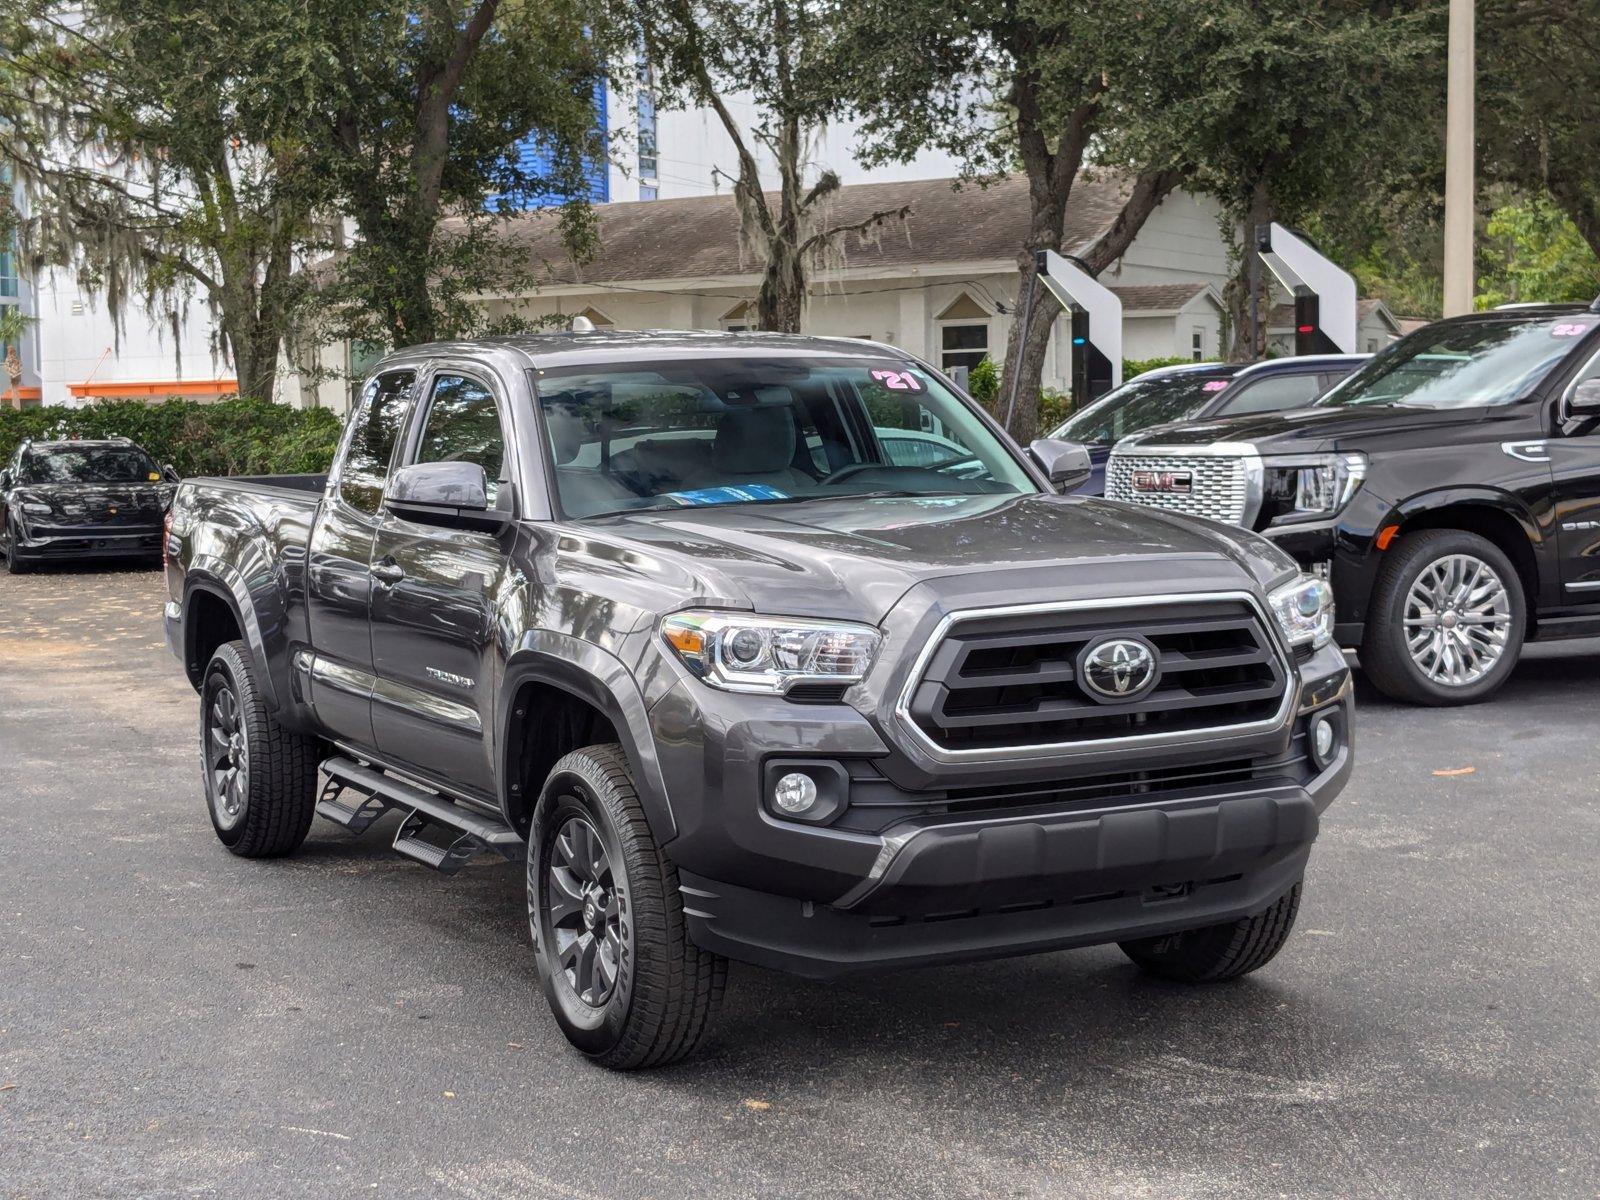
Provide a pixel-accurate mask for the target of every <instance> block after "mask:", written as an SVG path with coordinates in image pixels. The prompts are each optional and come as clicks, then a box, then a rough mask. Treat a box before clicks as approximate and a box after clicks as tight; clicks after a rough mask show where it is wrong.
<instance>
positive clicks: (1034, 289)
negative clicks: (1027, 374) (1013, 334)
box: [1005, 265, 1044, 433]
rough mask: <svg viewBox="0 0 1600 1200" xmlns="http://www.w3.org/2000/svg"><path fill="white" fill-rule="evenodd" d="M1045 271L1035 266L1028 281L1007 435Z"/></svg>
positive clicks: (1013, 371) (1007, 408)
mask: <svg viewBox="0 0 1600 1200" xmlns="http://www.w3.org/2000/svg"><path fill="white" fill-rule="evenodd" d="M1043 269H1044V268H1043V267H1041V266H1038V265H1035V266H1034V269H1033V278H1032V279H1031V280H1029V281H1028V299H1027V300H1026V301H1025V302H1024V303H1023V305H1022V332H1021V333H1019V334H1018V335H1017V361H1016V362H1015V363H1013V364H1012V366H1011V399H1010V401H1009V402H1007V404H1006V419H1005V431H1006V432H1007V433H1010V432H1011V417H1012V415H1013V414H1014V413H1015V412H1016V411H1017V390H1018V389H1019V388H1020V387H1021V386H1022V356H1023V355H1025V354H1026V353H1027V352H1028V329H1029V327H1031V326H1032V325H1033V300H1034V297H1035V296H1037V295H1038V294H1039V272H1040V271H1042V270H1043Z"/></svg>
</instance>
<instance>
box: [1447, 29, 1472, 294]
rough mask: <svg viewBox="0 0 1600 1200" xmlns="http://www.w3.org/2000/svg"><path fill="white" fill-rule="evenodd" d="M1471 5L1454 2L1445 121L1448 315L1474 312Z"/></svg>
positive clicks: (1448, 52) (1449, 46)
mask: <svg viewBox="0 0 1600 1200" xmlns="http://www.w3.org/2000/svg"><path fill="white" fill-rule="evenodd" d="M1473 25H1474V14H1473V0H1450V38H1449V45H1448V49H1447V51H1446V53H1447V55H1448V63H1447V67H1446V72H1445V87H1446V98H1445V122H1444V315H1445V316H1447V317H1454V316H1459V315H1460V314H1461V313H1466V312H1471V311H1472V294H1473V291H1474V286H1475V280H1474V271H1473V257H1472V236H1473V201H1474V199H1475V197H1474V181H1473V175H1474V170H1473V168H1474V163H1473V158H1474V156H1475V153H1476V148H1475V146H1474V140H1475V134H1474V130H1473V125H1474V119H1473V118H1474V111H1473V105H1474V100H1473V86H1474V83H1475V75H1476V69H1475V68H1476V64H1475V54H1474V48H1473V40H1474V30H1473Z"/></svg>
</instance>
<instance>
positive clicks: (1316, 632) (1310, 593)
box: [1267, 575, 1333, 650]
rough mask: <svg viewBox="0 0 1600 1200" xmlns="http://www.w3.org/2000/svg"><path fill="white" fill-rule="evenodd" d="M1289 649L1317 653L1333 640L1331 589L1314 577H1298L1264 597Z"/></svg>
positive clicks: (1324, 581) (1323, 581)
mask: <svg viewBox="0 0 1600 1200" xmlns="http://www.w3.org/2000/svg"><path fill="white" fill-rule="evenodd" d="M1267 599H1268V601H1270V602H1271V604H1272V611H1273V612H1275V613H1277V614H1278V624H1279V625H1282V626H1283V636H1284V637H1286V638H1288V639H1289V645H1291V646H1310V647H1311V648H1312V649H1313V650H1320V649H1322V647H1324V646H1326V645H1327V644H1328V643H1329V642H1331V641H1333V587H1332V585H1330V584H1329V583H1328V581H1327V580H1325V579H1318V578H1317V577H1316V576H1315V575H1302V576H1300V578H1298V579H1296V580H1295V581H1294V582H1293V583H1287V584H1284V586H1283V587H1281V588H1277V589H1276V590H1274V591H1273V592H1272V593H1271V594H1270V595H1269V596H1268V597H1267Z"/></svg>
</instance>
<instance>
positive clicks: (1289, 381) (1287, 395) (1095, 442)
mask: <svg viewBox="0 0 1600 1200" xmlns="http://www.w3.org/2000/svg"><path fill="white" fill-rule="evenodd" d="M1368 357H1369V356H1368V355H1365V354H1317V355H1309V354H1308V355H1302V356H1300V357H1298V358H1272V359H1267V360H1266V361H1265V362H1258V363H1216V362H1205V363H1184V364H1183V365H1181V366H1175V367H1156V368H1155V369H1154V370H1150V371H1145V372H1143V373H1142V374H1139V375H1136V376H1134V377H1133V378H1132V379H1130V380H1128V382H1127V383H1125V384H1123V385H1122V386H1121V387H1119V388H1116V389H1115V390H1113V391H1110V392H1107V393H1106V394H1105V395H1104V396H1101V397H1100V399H1098V400H1096V401H1095V402H1094V403H1093V404H1090V405H1086V406H1085V407H1084V408H1083V409H1081V410H1080V411H1078V412H1075V413H1073V414H1072V416H1070V417H1068V418H1067V419H1066V420H1065V421H1064V422H1062V423H1061V424H1060V425H1058V426H1057V427H1056V428H1055V429H1052V430H1051V431H1050V433H1049V435H1048V436H1049V437H1052V438H1059V439H1061V440H1063V441H1069V442H1081V443H1082V444H1083V445H1085V446H1087V447H1088V448H1089V460H1090V462H1091V463H1093V465H1094V472H1093V474H1091V475H1090V476H1089V478H1088V480H1086V481H1085V482H1084V484H1083V485H1082V486H1081V487H1079V488H1078V489H1077V491H1078V493H1079V494H1080V495H1084V496H1099V495H1102V494H1103V493H1104V492H1105V468H1106V459H1107V458H1109V457H1110V455H1111V448H1112V446H1114V445H1116V443H1117V442H1118V441H1119V440H1120V439H1122V438H1125V437H1127V436H1129V435H1130V434H1134V433H1138V432H1139V431H1140V430H1142V429H1149V428H1150V427H1152V426H1154V425H1170V424H1172V423H1173V422H1175V421H1199V420H1207V419H1209V418H1211V417H1236V416H1242V415H1244V414H1246V413H1264V412H1281V411H1283V410H1284V409H1289V408H1305V407H1307V406H1308V405H1310V404H1311V403H1312V402H1313V401H1315V400H1316V398H1317V397H1318V396H1320V395H1322V393H1323V392H1325V391H1327V390H1328V389H1329V388H1331V387H1332V386H1333V385H1334V384H1336V383H1338V382H1339V381H1340V380H1341V379H1343V378H1344V377H1345V376H1347V375H1349V374H1350V372H1351V371H1354V370H1355V369H1356V368H1357V367H1359V366H1360V365H1361V364H1362V363H1364V362H1366V361H1367V358H1368Z"/></svg>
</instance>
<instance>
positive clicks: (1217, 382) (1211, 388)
mask: <svg viewBox="0 0 1600 1200" xmlns="http://www.w3.org/2000/svg"><path fill="white" fill-rule="evenodd" d="M1227 386H1228V381H1227V380H1226V379H1213V380H1212V381H1211V382H1210V383H1208V384H1206V385H1205V387H1203V388H1201V389H1200V390H1201V391H1202V392H1220V391H1221V390H1222V389H1223V388H1225V387H1227Z"/></svg>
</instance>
